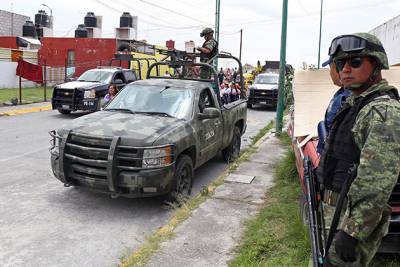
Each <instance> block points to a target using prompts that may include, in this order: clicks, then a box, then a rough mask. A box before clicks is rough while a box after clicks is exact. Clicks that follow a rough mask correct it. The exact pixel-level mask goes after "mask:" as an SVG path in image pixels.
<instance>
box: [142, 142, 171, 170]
mask: <svg viewBox="0 0 400 267" xmlns="http://www.w3.org/2000/svg"><path fill="white" fill-rule="evenodd" d="M171 163H172V148H171V146H166V147H159V148H151V149H145V150H144V151H143V160H142V166H143V168H151V167H163V166H167V165H170V164H171Z"/></svg>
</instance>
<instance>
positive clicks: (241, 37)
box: [239, 29, 243, 62]
mask: <svg viewBox="0 0 400 267" xmlns="http://www.w3.org/2000/svg"><path fill="white" fill-rule="evenodd" d="M242 40H243V29H240V50H239V60H240V62H242Z"/></svg>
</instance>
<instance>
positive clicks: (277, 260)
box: [230, 133, 400, 267]
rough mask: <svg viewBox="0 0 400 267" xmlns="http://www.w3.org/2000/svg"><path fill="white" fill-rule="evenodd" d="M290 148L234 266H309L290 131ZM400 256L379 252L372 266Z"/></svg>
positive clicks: (389, 266) (285, 139) (393, 262)
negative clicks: (380, 253)
mask: <svg viewBox="0 0 400 267" xmlns="http://www.w3.org/2000/svg"><path fill="white" fill-rule="evenodd" d="M279 139H280V140H281V142H282V143H283V144H285V145H286V146H287V147H288V150H287V152H286V154H285V156H284V158H283V159H282V160H281V161H280V162H279V163H278V164H277V165H276V169H275V177H274V178H275V185H274V187H273V188H272V189H271V190H270V191H269V192H268V193H267V195H266V203H265V204H264V207H263V208H262V209H261V211H260V214H259V215H258V216H257V217H256V218H254V219H253V220H251V221H249V222H248V223H247V225H246V231H245V236H244V238H243V240H242V242H241V246H240V247H239V248H238V250H237V255H236V257H235V259H233V261H232V262H231V263H230V266H232V267H236V266H240V267H242V266H308V264H309V259H310V255H311V250H310V241H309V236H308V228H307V227H306V226H303V224H302V223H301V219H300V210H299V204H298V199H299V195H300V193H301V188H300V185H299V182H298V181H299V180H298V179H299V178H298V175H297V170H296V167H295V156H294V153H293V151H292V149H291V148H290V147H289V145H290V143H291V140H290V137H289V136H288V135H287V133H282V135H281V136H280V137H279ZM399 262H400V256H392V255H389V256H382V255H378V256H376V257H375V258H374V260H373V261H372V262H371V264H370V266H371V267H395V266H400V264H399Z"/></svg>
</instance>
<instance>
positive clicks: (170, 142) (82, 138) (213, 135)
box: [50, 62, 247, 200]
mask: <svg viewBox="0 0 400 267" xmlns="http://www.w3.org/2000/svg"><path fill="white" fill-rule="evenodd" d="M157 64H171V63H157ZM179 64H180V65H183V69H185V68H186V69H193V67H196V66H195V65H200V66H197V67H199V68H206V67H209V68H210V72H211V74H214V75H212V76H215V77H212V78H210V79H200V78H198V79H197V78H193V77H183V76H182V75H181V74H182V71H181V72H179V71H178V70H179V69H180V70H182V66H181V67H180V68H179V67H177V63H176V62H175V63H174V65H173V66H172V65H171V66H170V67H171V68H172V67H173V68H175V69H176V70H177V71H176V75H175V76H176V77H148V79H146V80H141V81H136V82H133V83H131V84H129V85H127V86H126V87H125V88H124V90H122V91H121V92H120V93H119V94H118V95H117V96H116V97H115V98H114V99H113V100H112V101H111V102H110V104H109V105H108V106H107V107H106V108H104V110H102V111H99V112H96V113H93V114H89V115H86V116H83V117H80V118H77V119H74V120H72V121H70V122H69V123H68V124H67V125H65V126H64V127H62V128H61V129H58V130H57V131H52V132H51V135H52V148H51V149H50V152H51V167H52V170H53V173H54V176H55V177H56V178H57V179H59V180H60V181H61V182H62V183H64V185H65V186H71V185H72V186H80V187H85V188H90V189H94V190H97V191H101V192H106V193H110V194H111V196H112V197H118V196H125V197H147V196H156V195H167V196H168V198H170V199H172V200H174V199H176V197H177V196H178V195H182V196H188V195H189V194H190V191H191V187H192V182H193V170H194V169H196V168H197V167H199V166H201V165H202V164H204V163H205V162H207V161H208V160H210V159H212V158H213V157H214V156H215V155H216V154H217V153H219V152H222V155H223V157H224V159H226V160H227V161H229V160H232V159H235V158H237V157H238V156H239V152H240V145H241V136H242V135H243V133H244V132H245V130H246V117H247V108H246V100H245V99H239V100H237V101H235V102H232V103H229V104H228V105H225V106H223V105H221V104H220V103H221V101H220V95H219V94H216V93H215V92H216V90H215V88H218V87H216V86H218V82H217V75H216V71H215V69H214V68H211V66H210V65H208V64H205V63H197V64H193V63H191V62H181V63H179ZM153 65H154V64H153ZM240 69H241V65H240ZM150 72H151V68H150V69H149V72H148V75H150V74H149V73H150ZM187 73H188V72H187Z"/></svg>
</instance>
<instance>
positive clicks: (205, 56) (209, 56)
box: [200, 40, 218, 62]
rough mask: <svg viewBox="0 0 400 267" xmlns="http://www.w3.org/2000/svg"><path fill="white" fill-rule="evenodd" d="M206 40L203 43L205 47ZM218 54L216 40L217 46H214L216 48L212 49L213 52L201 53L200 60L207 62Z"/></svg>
mask: <svg viewBox="0 0 400 267" xmlns="http://www.w3.org/2000/svg"><path fill="white" fill-rule="evenodd" d="M214 41H215V40H214ZM206 42H207V41H206ZM206 42H204V43H203V46H202V47H203V48H204V47H205V44H206ZM217 54H218V42H217V41H215V46H214V48H213V49H212V50H211V53H209V54H206V53H203V52H201V53H200V60H201V61H202V62H207V61H209V60H210V59H212V58H213V57H215V56H216V55H217Z"/></svg>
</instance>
